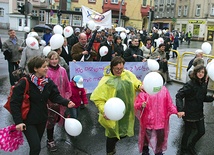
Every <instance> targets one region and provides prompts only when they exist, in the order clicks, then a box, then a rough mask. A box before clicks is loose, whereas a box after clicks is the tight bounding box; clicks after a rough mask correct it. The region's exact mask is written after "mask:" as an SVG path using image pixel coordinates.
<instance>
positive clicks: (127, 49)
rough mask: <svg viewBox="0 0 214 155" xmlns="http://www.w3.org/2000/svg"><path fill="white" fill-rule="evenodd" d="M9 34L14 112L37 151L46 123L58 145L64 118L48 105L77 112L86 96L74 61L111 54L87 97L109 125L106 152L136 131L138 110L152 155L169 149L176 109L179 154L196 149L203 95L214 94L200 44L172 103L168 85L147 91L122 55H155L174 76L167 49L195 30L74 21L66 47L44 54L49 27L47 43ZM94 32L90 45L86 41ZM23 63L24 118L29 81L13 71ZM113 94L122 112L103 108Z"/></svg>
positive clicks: (165, 74) (142, 145)
mask: <svg viewBox="0 0 214 155" xmlns="http://www.w3.org/2000/svg"><path fill="white" fill-rule="evenodd" d="M8 34H9V39H7V40H6V41H5V42H3V44H2V51H3V52H4V55H5V59H6V60H7V61H8V71H9V79H10V84H11V86H13V85H15V89H14V95H13V96H12V99H11V110H12V116H13V119H14V122H15V124H16V126H17V129H18V130H21V131H23V132H24V134H25V136H26V138H27V141H28V144H29V146H30V153H29V154H30V155H39V152H40V150H41V144H40V142H41V138H42V135H43V133H44V131H45V128H46V131H47V147H48V149H49V150H50V151H56V150H57V146H56V144H55V141H54V126H55V124H56V123H58V124H60V125H63V123H64V119H62V118H61V117H59V115H57V114H56V113H54V112H53V111H49V110H48V108H51V109H53V110H55V111H56V112H58V113H60V114H61V115H63V116H66V117H71V118H75V119H78V117H79V114H80V110H79V109H80V106H81V105H87V104H88V98H87V97H86V90H85V89H84V87H83V78H84V77H81V76H80V75H75V76H74V77H70V73H69V62H70V61H74V62H76V61H108V62H110V65H109V66H107V67H106V68H105V69H104V76H103V77H102V79H101V80H100V81H99V84H98V86H97V87H96V88H95V90H94V91H93V93H92V94H91V96H90V100H91V101H93V102H94V104H95V105H96V107H97V108H98V110H99V118H98V122H99V123H100V124H101V125H102V126H103V127H104V128H105V136H106V137H107V139H106V154H107V155H113V154H115V153H116V144H117V142H118V141H119V140H120V139H123V138H125V137H131V136H133V135H134V122H135V116H136V118H138V120H139V122H140V127H139V128H140V131H139V142H138V143H139V152H140V153H142V155H149V148H152V150H153V151H154V153H155V155H163V153H164V151H166V149H167V139H168V133H169V117H170V115H171V114H176V115H177V116H178V118H183V120H184V126H185V131H184V134H183V137H182V142H181V155H184V154H185V153H187V152H190V153H191V154H194V155H195V154H196V151H195V148H194V147H195V145H196V142H197V141H198V140H199V139H200V138H201V137H202V136H203V135H204V133H205V127H204V114H203V102H211V101H213V100H214V97H213V96H209V95H207V82H208V78H207V74H206V68H205V67H204V66H203V61H202V60H201V53H202V55H203V51H198V52H197V53H196V57H195V58H194V59H193V60H191V62H190V64H189V67H188V70H189V69H190V71H189V72H188V77H189V78H188V81H187V83H186V84H185V85H184V86H183V87H182V88H181V89H180V90H179V91H178V93H177V94H176V105H174V104H173V101H172V98H171V96H170V94H169V92H168V90H167V88H166V87H165V86H163V87H162V89H161V90H160V92H158V93H157V94H155V95H149V94H148V93H146V92H145V91H144V88H143V83H142V81H140V80H138V79H137V77H136V76H135V75H134V74H133V73H132V72H130V71H128V70H126V69H124V65H125V62H145V61H147V59H154V60H156V61H157V62H158V63H159V66H160V68H159V70H158V71H157V72H158V73H159V74H161V76H162V78H163V81H164V83H163V85H164V84H165V81H166V82H167V83H170V82H171V79H170V77H169V69H168V60H169V58H170V50H171V49H174V50H177V47H179V44H182V42H183V41H184V40H183V39H184V38H187V39H188V44H189V43H190V40H191V34H189V33H188V34H187V35H186V37H185V34H184V32H181V33H178V32H175V33H174V35H173V34H172V33H169V32H168V31H165V33H163V34H161V35H160V34H158V31H157V30H153V34H152V35H151V36H148V35H147V32H146V30H145V29H143V30H142V31H138V32H136V31H135V30H131V31H130V33H129V34H126V38H125V39H122V37H121V36H120V32H117V31H115V30H114V29H109V30H108V31H106V30H104V29H103V30H100V29H99V30H98V29H96V30H95V31H91V30H90V29H89V28H85V29H83V30H82V31H81V30H80V29H79V28H75V30H74V33H73V34H72V35H71V36H69V37H68V38H64V43H63V45H62V47H60V48H57V49H52V51H50V52H49V53H48V54H47V55H44V53H43V49H44V47H45V46H46V45H49V44H50V39H51V37H52V36H53V34H52V33H51V31H50V30H46V32H45V34H44V36H43V37H42V39H43V40H44V41H45V45H42V44H41V38H40V37H39V36H33V37H35V38H36V40H37V41H38V43H40V44H39V48H38V49H32V48H30V47H29V46H26V44H23V41H21V40H20V39H18V38H17V36H16V32H15V31H14V30H12V29H11V30H9V31H8ZM159 37H163V38H164V40H163V42H161V43H159V42H157V39H158V38H159ZM92 39H93V44H92V47H89V46H90V41H91V40H92ZM179 40H180V41H179ZM103 46H106V47H107V48H108V52H107V53H106V55H101V54H100V52H99V50H100V48H101V47H103ZM171 56H172V57H173V58H175V57H177V54H176V53H174V52H173V53H172V55H171ZM19 68H21V69H23V70H25V76H26V77H27V78H28V81H29V83H30V88H29V89H30V91H29V92H30V93H29V99H30V101H31V102H30V105H31V108H30V111H29V114H28V116H27V119H26V120H23V119H22V118H21V103H22V99H23V97H22V96H23V93H24V88H25V82H24V80H20V81H18V82H17V79H16V78H15V75H14V71H16V70H17V69H19ZM32 90H33V91H32ZM137 92H138V95H137V96H136V94H137ZM112 97H118V98H120V99H122V100H123V102H124V103H125V106H126V111H125V113H124V117H123V118H122V119H121V120H119V121H113V120H109V118H108V117H107V116H106V115H105V112H104V105H105V103H106V101H107V100H108V99H110V98H112ZM38 99H39V100H38ZM183 99H184V101H183ZM184 102H185V104H184ZM157 111H158V112H157ZM193 125H196V128H197V131H198V132H197V134H196V135H195V136H194V137H193V139H192V140H189V137H190V134H191V132H192V126H193Z"/></svg>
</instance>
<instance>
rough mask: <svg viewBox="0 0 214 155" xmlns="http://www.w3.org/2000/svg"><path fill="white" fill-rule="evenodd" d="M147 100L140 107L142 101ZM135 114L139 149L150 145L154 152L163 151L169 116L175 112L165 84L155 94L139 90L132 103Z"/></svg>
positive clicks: (166, 137)
mask: <svg viewBox="0 0 214 155" xmlns="http://www.w3.org/2000/svg"><path fill="white" fill-rule="evenodd" d="M143 102H147V104H146V107H145V108H142V103H143ZM134 108H135V115H136V117H137V118H138V119H139V121H140V131H139V139H138V145H139V151H140V152H142V149H143V146H144V145H147V146H150V147H151V148H152V149H153V151H154V153H159V152H163V151H165V150H166V149H167V139H168V133H169V116H170V115H171V114H177V109H176V106H175V105H174V104H173V102H172V99H171V97H170V94H169V91H168V90H167V88H166V87H165V86H163V87H162V89H161V90H160V92H158V93H157V94H155V95H149V94H147V93H146V92H140V93H139V94H138V96H137V98H136V100H135V103H134Z"/></svg>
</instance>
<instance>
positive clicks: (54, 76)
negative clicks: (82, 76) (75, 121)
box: [47, 66, 71, 129]
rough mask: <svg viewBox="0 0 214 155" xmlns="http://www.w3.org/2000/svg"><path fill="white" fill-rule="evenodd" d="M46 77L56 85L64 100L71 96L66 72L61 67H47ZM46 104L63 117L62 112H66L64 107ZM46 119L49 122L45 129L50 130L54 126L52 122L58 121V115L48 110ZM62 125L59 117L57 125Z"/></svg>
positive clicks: (49, 102) (62, 121) (62, 120)
mask: <svg viewBox="0 0 214 155" xmlns="http://www.w3.org/2000/svg"><path fill="white" fill-rule="evenodd" d="M47 76H48V77H49V78H50V79H51V80H53V82H54V83H55V84H56V85H57V87H58V90H59V92H60V95H61V96H62V97H64V98H66V99H69V98H70V96H71V90H70V84H69V80H68V75H67V72H66V70H65V69H64V68H63V67H61V66H59V68H56V69H54V68H51V67H48V72H47ZM48 104H49V106H50V108H51V109H53V110H55V111H57V112H60V114H62V115H64V112H65V110H66V107H65V106H62V105H59V104H55V103H52V102H51V101H48ZM48 117H49V120H48V122H47V128H49V129H50V128H53V126H54V125H55V123H54V122H56V121H57V120H58V115H57V114H55V113H54V112H52V111H50V110H49V111H48ZM50 118H51V119H50ZM63 123H64V119H63V118H61V117H60V121H59V124H60V125H63Z"/></svg>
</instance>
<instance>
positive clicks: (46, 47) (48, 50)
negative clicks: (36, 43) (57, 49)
mask: <svg viewBox="0 0 214 155" xmlns="http://www.w3.org/2000/svg"><path fill="white" fill-rule="evenodd" d="M50 51H51V47H50V46H45V47H44V48H43V55H44V56H47V55H48V53H49V52H50Z"/></svg>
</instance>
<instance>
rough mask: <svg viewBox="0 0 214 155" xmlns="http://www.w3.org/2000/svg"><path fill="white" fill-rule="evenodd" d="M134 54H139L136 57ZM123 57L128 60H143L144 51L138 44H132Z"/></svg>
mask: <svg viewBox="0 0 214 155" xmlns="http://www.w3.org/2000/svg"><path fill="white" fill-rule="evenodd" d="M133 54H136V55H139V56H138V57H136V58H134V57H133ZM123 58H124V60H125V61H126V62H142V60H143V51H142V50H141V49H139V47H138V46H132V45H130V46H129V48H127V49H126V50H125V52H124V55H123Z"/></svg>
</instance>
